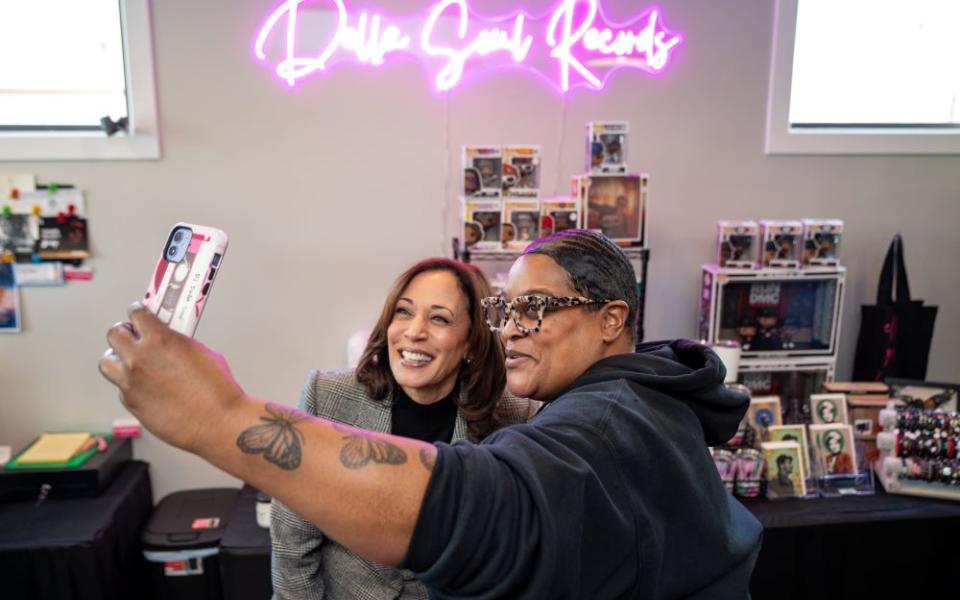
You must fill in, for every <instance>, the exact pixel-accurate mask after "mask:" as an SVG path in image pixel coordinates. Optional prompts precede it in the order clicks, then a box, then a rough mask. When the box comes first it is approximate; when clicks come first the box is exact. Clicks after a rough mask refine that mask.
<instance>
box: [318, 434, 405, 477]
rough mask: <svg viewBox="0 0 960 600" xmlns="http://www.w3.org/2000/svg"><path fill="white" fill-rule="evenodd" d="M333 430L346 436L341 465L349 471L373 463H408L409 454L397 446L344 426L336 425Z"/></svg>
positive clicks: (341, 452) (341, 453)
mask: <svg viewBox="0 0 960 600" xmlns="http://www.w3.org/2000/svg"><path fill="white" fill-rule="evenodd" d="M333 428H334V429H336V430H337V431H339V432H340V433H343V434H345V435H344V438H343V439H344V441H345V442H347V443H346V444H345V445H344V447H343V448H342V449H341V450H340V463H341V464H342V465H343V466H345V467H346V468H348V469H360V468H362V467H365V466H366V465H367V464H368V463H371V462H372V463H376V464H386V465H402V464H403V463H405V462H407V453H406V452H404V451H403V449H401V448H400V447H399V446H397V445H396V444H393V443H391V442H388V441H387V440H384V439H381V438H378V437H375V436H373V435H367V434H365V433H363V432H362V431H359V430H356V429H350V428H347V427H344V426H342V425H337V424H334V425H333Z"/></svg>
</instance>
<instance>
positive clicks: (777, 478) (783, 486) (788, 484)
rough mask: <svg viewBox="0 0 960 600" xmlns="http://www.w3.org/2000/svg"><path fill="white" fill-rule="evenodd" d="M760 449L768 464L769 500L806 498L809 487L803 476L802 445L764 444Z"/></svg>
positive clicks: (791, 443)
mask: <svg viewBox="0 0 960 600" xmlns="http://www.w3.org/2000/svg"><path fill="white" fill-rule="evenodd" d="M760 447H761V449H762V450H763V461H764V463H765V464H766V473H767V476H766V479H767V498H795V497H797V496H805V495H806V493H807V486H806V481H804V477H803V474H802V468H803V467H802V465H803V461H802V458H801V456H800V452H801V450H800V444H798V443H797V442H764V443H763V444H761V445H760Z"/></svg>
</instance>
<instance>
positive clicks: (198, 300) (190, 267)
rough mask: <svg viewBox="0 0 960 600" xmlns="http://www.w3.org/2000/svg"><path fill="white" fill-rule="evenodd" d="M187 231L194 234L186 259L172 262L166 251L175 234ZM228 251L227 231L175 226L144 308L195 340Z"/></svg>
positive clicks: (165, 245) (164, 249)
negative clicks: (179, 231) (180, 230)
mask: <svg viewBox="0 0 960 600" xmlns="http://www.w3.org/2000/svg"><path fill="white" fill-rule="evenodd" d="M183 227H186V228H188V229H190V231H191V238H190V243H189V246H188V247H187V251H186V252H185V253H184V255H183V257H182V258H181V259H180V260H178V261H176V262H172V261H170V260H168V259H167V255H166V250H167V248H168V246H169V243H170V241H171V239H172V237H173V235H174V233H175V232H176V231H177V229H178V228H183ZM226 251H227V234H226V233H224V232H223V231H221V230H219V229H215V228H213V227H204V226H202V225H192V224H190V223H177V224H176V225H174V226H173V228H172V229H171V230H170V234H169V235H168V236H167V243H165V244H164V245H163V250H162V251H161V255H160V260H158V261H157V266H156V268H155V269H154V271H153V277H152V278H151V279H150V285H149V286H148V287H147V291H146V293H144V295H143V304H144V306H146V307H147V308H148V309H149V310H150V312H152V313H154V314H155V315H157V317H159V318H160V320H161V321H163V322H164V323H166V324H167V325H169V326H170V328H171V329H173V330H174V331H179V332H180V333H182V334H184V335H188V336H193V334H194V332H195V331H196V329H197V324H198V323H199V321H200V314H201V313H202V312H203V307H204V305H205V304H206V301H207V298H208V297H209V296H210V288H211V287H212V286H213V281H214V278H215V277H216V274H217V269H219V267H220V264H221V261H222V260H223V255H224V253H225V252H226Z"/></svg>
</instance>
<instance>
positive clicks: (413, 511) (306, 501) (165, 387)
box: [99, 304, 436, 565]
mask: <svg viewBox="0 0 960 600" xmlns="http://www.w3.org/2000/svg"><path fill="white" fill-rule="evenodd" d="M129 314H130V323H126V324H123V323H122V324H117V325H115V326H114V327H112V328H111V329H110V330H109V332H108V333H107V341H108V342H109V343H110V347H111V348H112V349H113V351H114V355H113V356H108V357H104V358H102V359H101V360H100V363H99V367H100V371H101V373H103V375H104V377H106V378H107V379H108V380H109V381H110V382H111V383H113V384H114V385H116V386H117V388H119V390H120V398H121V401H122V402H123V404H124V405H125V406H126V407H127V409H129V410H130V412H131V413H133V414H134V416H136V417H137V418H138V419H140V422H141V423H143V425H144V426H145V427H146V428H147V429H148V430H150V431H151V432H153V433H154V434H155V435H156V436H157V437H159V438H160V439H162V440H164V441H166V442H168V443H170V444H172V445H174V446H177V447H179V448H182V449H184V450H187V451H189V452H192V453H194V454H197V455H199V456H200V457H202V458H204V459H206V460H207V461H209V462H210V463H212V464H213V465H215V466H217V467H219V468H221V469H223V470H224V471H226V472H228V473H230V474H232V475H235V476H236V477H239V478H240V479H243V480H244V481H246V482H248V483H250V484H252V485H254V486H256V487H257V488H259V489H261V490H263V491H264V492H267V493H268V494H270V495H272V496H273V497H275V498H277V499H279V500H280V501H282V502H283V503H284V504H286V505H287V506H289V507H290V508H292V509H293V510H295V511H296V512H297V513H299V514H301V515H303V516H304V517H305V518H307V519H309V520H310V521H312V522H313V523H315V524H316V525H317V526H318V527H319V528H320V529H321V530H323V531H324V533H325V534H326V535H328V536H329V537H331V538H333V539H335V540H336V541H338V542H339V543H341V544H343V545H344V546H346V547H347V548H349V549H350V550H353V551H354V552H356V553H357V554H359V555H361V556H363V557H365V558H367V559H370V560H373V561H376V562H379V563H382V564H387V565H396V564H399V562H400V561H401V560H403V558H404V556H405V554H406V552H407V547H408V546H409V544H410V538H411V536H412V534H413V529H414V526H415V525H416V519H417V515H418V514H419V511H420V505H421V504H422V502H423V497H424V493H425V491H426V488H427V483H428V481H429V478H430V472H431V471H432V468H433V463H434V460H435V457H436V449H435V448H434V447H433V446H432V445H429V444H425V443H423V442H419V441H415V440H410V439H407V438H401V437H396V436H390V435H384V434H376V433H371V432H367V431H363V430H360V429H355V428H352V427H347V426H345V425H342V424H338V423H333V422H331V421H327V420H324V419H320V418H317V417H313V416H311V415H308V414H306V413H304V412H302V411H298V410H295V409H293V408H289V407H287V406H285V405H281V404H274V403H270V402H265V401H262V400H258V399H255V398H252V397H250V396H247V395H246V394H245V393H244V392H243V390H242V389H241V388H240V386H239V385H238V384H237V382H236V381H235V380H234V378H233V376H232V375H231V374H230V370H229V367H228V366H227V364H226V361H225V360H224V359H223V357H222V356H221V355H220V354H217V353H216V352H213V351H212V350H210V349H208V348H206V347H205V346H203V345H202V344H200V343H199V342H196V341H194V340H192V339H190V338H188V337H186V336H183V335H181V334H179V333H176V332H174V331H172V330H170V329H169V328H168V327H167V326H166V325H164V324H163V323H162V322H161V321H160V320H159V319H157V318H156V317H155V316H154V315H153V314H151V313H150V312H149V311H148V310H147V309H145V308H144V307H143V306H141V305H139V304H135V305H133V306H132V307H131V309H130V311H129Z"/></svg>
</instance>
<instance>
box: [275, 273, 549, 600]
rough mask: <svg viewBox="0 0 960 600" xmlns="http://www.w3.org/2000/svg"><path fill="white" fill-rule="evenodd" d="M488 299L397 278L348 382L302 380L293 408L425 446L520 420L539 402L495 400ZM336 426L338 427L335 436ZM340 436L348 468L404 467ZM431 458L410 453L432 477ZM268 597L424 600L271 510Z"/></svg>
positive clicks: (499, 377) (463, 283)
mask: <svg viewBox="0 0 960 600" xmlns="http://www.w3.org/2000/svg"><path fill="white" fill-rule="evenodd" d="M490 294H491V292H490V287H489V285H488V284H487V282H486V280H485V279H483V276H482V275H481V274H479V272H476V271H474V270H473V269H472V268H471V267H470V266H468V265H465V264H463V263H459V262H455V261H451V260H447V259H443V258H433V259H427V260H424V261H421V262H419V263H417V264H416V265H414V266H413V267H411V268H409V269H407V271H405V272H404V273H403V274H402V275H401V276H400V277H399V278H398V279H397V281H396V282H395V283H394V285H393V288H392V289H391V291H390V293H389V294H388V295H387V298H386V301H385V302H384V305H383V310H382V312H381V314H380V318H379V319H378V320H377V324H376V326H375V327H374V328H373V332H372V333H371V335H370V339H369V341H368V342H367V347H366V350H365V351H364V353H363V355H362V357H361V359H360V362H359V365H358V367H357V370H356V372H353V371H346V372H340V373H319V372H314V373H311V375H310V378H309V380H308V382H307V384H306V386H305V388H304V392H303V396H302V398H301V401H300V408H301V409H303V410H305V411H306V412H308V413H312V414H315V415H318V416H321V417H324V418H328V419H331V420H333V421H338V422H340V423H344V424H346V425H350V426H353V427H358V428H361V429H367V430H374V431H379V432H382V433H392V434H395V435H402V436H405V437H409V438H415V439H419V440H422V441H426V442H452V441H457V440H463V439H466V440H470V441H474V442H477V441H480V440H482V439H483V438H485V437H486V436H487V435H489V434H490V433H492V432H493V431H495V430H496V429H499V428H500V427H502V426H504V425H509V424H513V423H520V422H525V421H526V420H527V419H529V418H530V417H531V416H532V415H533V412H534V411H535V408H536V407H537V406H538V403H535V402H532V401H528V400H521V399H517V398H513V397H509V398H504V386H505V384H506V370H505V367H504V354H503V346H502V344H501V342H500V340H499V339H498V338H497V336H496V334H495V333H494V332H492V331H490V329H489V327H487V325H486V324H485V323H484V321H483V316H482V312H481V306H480V305H481V302H480V299H481V298H483V297H485V296H489V295H490ZM338 427H339V426H338ZM338 431H340V432H341V433H343V435H344V438H343V439H344V441H345V442H346V444H345V445H344V448H343V450H342V451H341V453H340V462H341V464H342V465H343V466H345V467H347V468H348V469H352V470H359V469H364V468H369V467H372V466H373V465H379V468H397V465H403V464H404V463H406V462H407V461H408V460H417V459H415V458H412V457H408V456H407V453H405V452H403V451H402V450H401V449H399V448H398V447H397V446H395V445H393V444H391V443H389V442H387V441H385V440H384V439H382V438H377V437H373V436H365V435H359V434H357V432H356V431H355V430H352V429H349V428H343V429H342V430H341V429H338ZM433 460H434V455H433V454H431V453H426V452H421V453H419V461H420V462H421V463H422V464H423V465H424V466H425V467H427V468H428V469H432V468H433ZM271 537H272V542H273V588H274V591H275V592H276V595H277V597H278V598H305V597H309V598H313V597H323V598H354V597H357V596H358V595H361V596H364V597H390V598H426V597H427V595H426V588H425V587H424V586H422V585H421V584H420V583H419V582H417V581H416V580H415V579H414V578H413V575H412V573H411V572H410V571H403V570H400V569H393V568H389V567H385V566H381V565H376V564H374V563H371V562H369V561H366V560H363V559H361V558H359V557H358V556H356V555H355V554H353V553H352V552H350V551H349V550H347V549H346V548H344V547H343V546H341V545H339V544H337V543H336V542H334V541H333V540H330V539H329V538H327V537H326V536H325V535H324V533H323V532H322V531H321V530H319V529H318V528H317V527H315V526H314V525H312V524H311V523H310V522H309V521H307V520H306V519H304V518H302V517H301V516H300V515H298V514H296V513H294V512H293V511H292V510H290V509H289V508H288V507H286V506H285V505H283V504H280V503H278V502H276V501H274V507H273V515H272V518H271Z"/></svg>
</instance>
